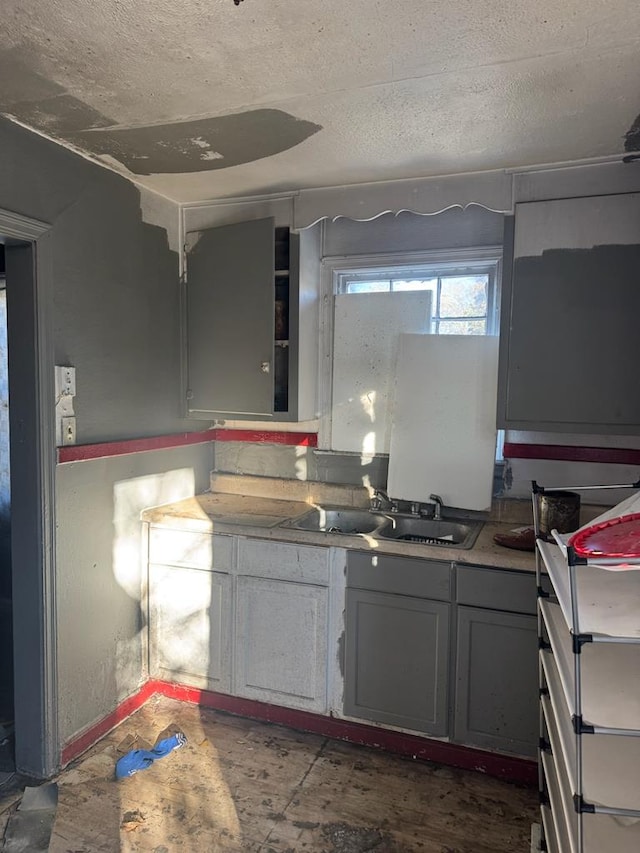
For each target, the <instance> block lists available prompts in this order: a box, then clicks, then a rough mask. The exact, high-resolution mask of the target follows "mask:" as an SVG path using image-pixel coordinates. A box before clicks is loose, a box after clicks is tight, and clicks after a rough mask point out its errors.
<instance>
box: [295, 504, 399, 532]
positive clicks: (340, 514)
mask: <svg viewBox="0 0 640 853" xmlns="http://www.w3.org/2000/svg"><path fill="white" fill-rule="evenodd" d="M385 521H387V516H385V515H384V514H383V513H375V512H370V511H369V510H368V509H356V508H351V507H314V509H312V510H311V511H310V512H307V513H305V514H304V515H302V516H299V517H298V518H293V519H290V520H289V521H285V522H284V523H283V524H281V525H280V526H281V527H289V528H292V529H293V530H312V531H316V532H319V533H342V534H343V535H347V536H356V535H357V534H359V533H372V532H373V531H374V530H377V529H378V528H379V527H380V525H381V524H383V523H384V522H385Z"/></svg>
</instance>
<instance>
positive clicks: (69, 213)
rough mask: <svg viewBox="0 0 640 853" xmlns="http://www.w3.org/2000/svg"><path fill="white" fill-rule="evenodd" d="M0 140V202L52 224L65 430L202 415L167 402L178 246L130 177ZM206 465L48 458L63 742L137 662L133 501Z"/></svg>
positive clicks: (169, 459)
mask: <svg viewBox="0 0 640 853" xmlns="http://www.w3.org/2000/svg"><path fill="white" fill-rule="evenodd" d="M0 150H1V151H2V153H3V156H2V158H0V207H2V208H4V209H6V210H9V211H12V212H14V213H19V214H22V215H24V216H28V217H32V218H34V219H38V220H42V221H44V222H47V223H51V225H52V228H51V230H50V232H49V235H50V237H48V239H49V240H50V245H51V256H52V259H51V266H52V276H51V277H52V280H53V282H54V294H53V302H54V321H53V326H54V328H53V335H54V342H55V354H56V363H59V364H71V365H74V366H75V367H76V371H77V396H76V398H75V410H76V416H77V436H78V443H80V444H86V443H93V442H99V441H112V440H116V439H126V438H136V437H143V436H152V435H161V434H171V433H176V432H185V431H189V430H193V429H198V430H199V429H202V427H203V424H202V422H193V421H188V420H185V419H183V418H182V417H181V416H180V400H179V377H180V358H179V343H180V326H179V301H178V296H179V293H178V256H177V253H176V252H175V251H172V249H171V248H170V245H169V240H168V231H167V229H165V228H163V227H159V226H158V225H154V224H151V223H150V222H145V221H143V215H142V213H141V209H140V205H141V201H140V194H139V192H138V190H137V189H136V188H135V187H134V186H133V185H132V184H131V183H129V182H128V181H126V180H125V179H123V178H121V177H119V176H117V175H115V174H113V173H112V172H110V171H108V170H106V169H103V168H101V167H99V166H97V165H95V164H92V163H90V162H88V161H87V160H85V159H83V158H81V157H79V156H77V155H75V154H73V153H71V152H69V151H67V150H65V149H63V148H60V147H59V146H57V145H54V144H53V143H50V142H48V141H46V140H44V139H42V138H40V137H38V136H35V135H34V134H32V133H29V132H27V131H25V130H24V129H22V128H20V127H18V126H16V125H12V124H11V123H8V122H6V121H4V120H0ZM165 207H166V205H165ZM145 209H146V218H147V219H149V218H150V217H149V206H148V204H146V205H145ZM164 215H166V219H167V221H169V222H171V221H172V217H171V212H170V211H164ZM175 222H176V229H177V209H176V216H175ZM174 236H175V235H171V237H172V244H173V245H174V246H175V245H176V241H175V239H174ZM8 287H9V289H10V288H11V282H10V281H9V283H8ZM9 323H11V315H10V317H9ZM17 332H18V333H19V329H18V330H17ZM9 357H10V358H11V354H10V356H9ZM51 382H52V383H53V376H51ZM212 465H213V454H212V449H211V445H210V444H205V445H196V446H192V447H188V448H183V449H180V450H171V451H164V452H152V453H145V454H138V455H136V456H127V457H118V458H112V459H109V460H100V461H95V462H79V463H73V464H71V465H61V466H58V467H57V471H56V501H55V504H56V505H55V511H56V516H57V528H56V529H57V547H56V567H57V568H56V571H57V584H58V588H59V598H58V601H57V608H58V610H57V626H58V641H59V650H58V687H59V696H60V699H59V720H60V723H59V729H60V738H61V741H62V742H63V743H64V742H65V741H67V740H69V739H70V738H71V737H72V736H73V735H74V734H76V733H78V732H79V731H81V730H82V729H84V728H86V727H87V726H88V725H90V724H91V723H92V722H95V721H96V720H98V719H100V718H101V717H103V716H105V715H106V714H108V713H109V712H110V711H111V710H113V708H114V707H115V706H116V704H117V703H118V701H119V700H120V699H121V698H123V697H124V696H126V695H128V694H129V693H131V692H132V691H133V690H135V688H136V687H137V685H138V684H139V683H140V680H141V678H142V677H143V675H144V646H143V639H144V634H143V632H142V633H141V630H142V628H143V627H144V623H143V617H142V614H141V611H140V599H141V578H142V575H141V558H142V556H143V552H142V550H141V542H140V535H139V533H140V530H141V524H140V521H139V513H140V509H141V508H142V507H144V506H151V505H154V504H157V503H163V502H165V501H166V500H177V499H179V498H182V497H187V496H189V495H192V494H194V493H195V492H196V491H201V490H203V489H205V488H206V487H207V482H208V475H209V471H210V470H211V468H212ZM140 477H145V478H147V479H145V480H144V481H140V480H139V478H140ZM17 617H18V618H19V614H17Z"/></svg>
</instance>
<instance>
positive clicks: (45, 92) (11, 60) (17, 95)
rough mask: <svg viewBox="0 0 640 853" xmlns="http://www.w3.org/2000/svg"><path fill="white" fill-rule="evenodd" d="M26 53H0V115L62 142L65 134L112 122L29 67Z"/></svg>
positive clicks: (29, 58)
mask: <svg viewBox="0 0 640 853" xmlns="http://www.w3.org/2000/svg"><path fill="white" fill-rule="evenodd" d="M32 63H33V58H32V57H30V54H29V52H28V51H24V52H21V51H19V50H18V49H13V50H6V51H3V52H0V112H1V113H4V114H5V115H9V116H12V117H13V118H16V119H18V121H21V122H23V123H24V124H26V125H28V126H29V127H33V128H36V130H41V131H43V132H45V133H50V134H51V135H53V136H57V137H59V138H61V139H64V137H65V134H67V133H70V132H73V131H77V130H86V129H88V128H93V127H108V126H110V125H112V124H114V121H113V119H110V118H109V117H108V116H105V115H103V114H102V113H101V112H99V111H98V110H95V109H94V108H93V107H90V106H89V105H88V104H85V103H84V101H82V100H80V99H79V98H76V97H75V96H73V95H70V94H69V93H68V92H67V90H66V89H65V88H64V87H63V86H60V85H59V84H58V83H55V82H54V81H53V80H49V79H48V78H47V77H46V76H44V74H41V73H39V72H38V71H36V70H34V68H33V67H32Z"/></svg>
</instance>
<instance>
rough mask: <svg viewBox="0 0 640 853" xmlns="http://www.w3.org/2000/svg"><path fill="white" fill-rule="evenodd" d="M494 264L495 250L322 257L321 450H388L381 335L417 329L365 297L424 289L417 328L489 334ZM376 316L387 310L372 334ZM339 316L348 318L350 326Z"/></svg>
mask: <svg viewBox="0 0 640 853" xmlns="http://www.w3.org/2000/svg"><path fill="white" fill-rule="evenodd" d="M501 259H502V247H498V246H492V247H484V246H483V247H479V248H469V249H451V250H444V251H430V252H420V253H412V254H408V253H403V254H402V255H401V254H384V255H383V254H378V255H369V256H363V255H359V256H351V257H325V258H324V259H323V261H322V300H321V370H320V377H319V380H320V410H321V412H323V414H322V416H321V418H320V429H319V432H320V435H319V446H320V447H321V448H323V449H332V450H340V451H345V452H349V451H351V452H356V451H357V452H361V453H369V454H373V453H388V452H389V444H390V429H391V417H392V405H393V403H392V398H393V387H394V381H395V380H394V375H393V359H394V355H393V350H392V347H391V346H388V343H389V342H388V340H387V338H388V335H389V334H391V332H392V330H393V329H398V331H399V332H403V331H405V332H411V331H418V329H415V328H414V327H415V326H416V323H417V320H418V319H419V315H417V314H407V313H406V311H407V309H406V305H405V306H403V307H400V306H399V307H398V310H397V311H389V309H388V307H387V308H386V309H385V307H384V306H383V305H378V306H375V305H374V304H373V300H371V299H367V294H369V295H370V296H372V295H374V294H384V293H386V294H393V293H398V294H400V293H403V294H404V296H405V297H406V296H407V295H408V294H407V291H430V293H431V320H430V328H429V322H428V315H426V316H427V324H426V328H425V327H424V325H423V326H422V328H421V329H420V331H431V332H432V333H434V334H440V335H497V334H498V330H499V323H498V310H499V309H498V306H499V282H500V263H501ZM415 296H418V294H417V293H416V294H415ZM351 300H353V305H351ZM360 300H362V302H360ZM339 302H340V303H341V304H340V313H339V315H338V314H337V312H338V303H339ZM360 305H361V308H360V307H359V306H360ZM387 305H388V303H387ZM348 306H350V307H348ZM377 311H382V312H385V311H387V313H383V316H381V317H380V324H381V325H380V329H381V334H380V335H379V336H378V335H376V334H375V332H372V331H371V329H372V323H374V321H375V315H376V312H377ZM345 317H350V318H352V320H351V325H350V326H349V324H348V323H346V325H345ZM403 317H404V318H405V319H406V328H402V323H403V322H404V320H403V319H402V318H403ZM414 321H416V322H414ZM374 328H377V327H375V325H374ZM350 329H353V334H351V332H350ZM365 336H368V337H366V339H365ZM372 341H374V342H375V345H371V342H372Z"/></svg>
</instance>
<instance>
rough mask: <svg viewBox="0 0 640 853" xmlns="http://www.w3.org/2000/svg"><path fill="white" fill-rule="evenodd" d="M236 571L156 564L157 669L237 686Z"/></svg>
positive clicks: (213, 685)
mask: <svg viewBox="0 0 640 853" xmlns="http://www.w3.org/2000/svg"><path fill="white" fill-rule="evenodd" d="M231 604H232V602H231V577H230V576H229V575H227V574H223V573H221V572H210V571H201V570H200V569H186V568H176V567H174V566H158V565H151V566H150V567H149V642H150V655H151V674H152V676H153V677H155V678H162V679H165V680H168V681H180V682H183V683H185V684H193V685H195V686H197V687H204V688H208V689H211V690H219V691H222V692H228V691H229V689H230V686H231V679H230V670H231V667H230V662H231V655H230V652H231V642H230V640H231V620H230V613H231Z"/></svg>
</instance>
